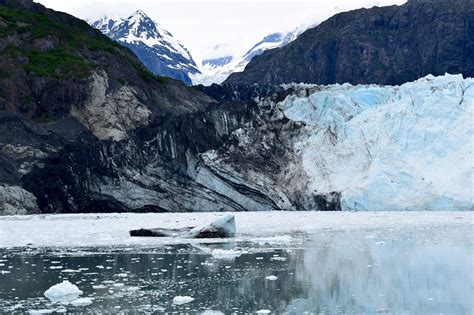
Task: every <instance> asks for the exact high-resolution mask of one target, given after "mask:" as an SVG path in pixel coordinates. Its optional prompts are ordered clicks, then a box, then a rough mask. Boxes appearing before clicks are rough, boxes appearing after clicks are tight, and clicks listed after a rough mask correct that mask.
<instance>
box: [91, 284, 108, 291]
mask: <svg viewBox="0 0 474 315" xmlns="http://www.w3.org/2000/svg"><path fill="white" fill-rule="evenodd" d="M92 289H94V290H103V289H107V286H105V285H103V284H98V285H93V286H92Z"/></svg>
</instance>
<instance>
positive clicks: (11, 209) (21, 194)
mask: <svg viewBox="0 0 474 315" xmlns="http://www.w3.org/2000/svg"><path fill="white" fill-rule="evenodd" d="M35 213H39V208H38V205H37V204H36V197H35V196H34V195H33V194H32V193H30V192H28V191H26V190H24V189H23V188H21V187H19V186H10V185H5V184H0V215H19V214H21V215H24V214H35Z"/></svg>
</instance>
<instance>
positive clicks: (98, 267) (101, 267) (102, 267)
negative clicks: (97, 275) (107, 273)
mask: <svg viewBox="0 0 474 315" xmlns="http://www.w3.org/2000/svg"><path fill="white" fill-rule="evenodd" d="M95 267H96V268H97V269H104V266H102V265H99V266H95Z"/></svg>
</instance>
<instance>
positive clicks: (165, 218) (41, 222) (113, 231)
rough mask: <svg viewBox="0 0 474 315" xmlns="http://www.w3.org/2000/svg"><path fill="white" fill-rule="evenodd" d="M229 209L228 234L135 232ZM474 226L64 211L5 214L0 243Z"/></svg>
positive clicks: (311, 216)
mask: <svg viewBox="0 0 474 315" xmlns="http://www.w3.org/2000/svg"><path fill="white" fill-rule="evenodd" d="M227 214H233V215H234V216H235V221H236V226H237V234H236V237H235V238H231V239H226V240H203V239H185V238H154V237H130V236H129V230H132V229H137V228H141V227H143V228H180V227H186V226H201V225H205V224H208V223H210V222H212V221H214V220H215V219H217V218H220V217H223V216H225V215H227ZM466 224H468V225H470V226H472V227H473V228H474V212H457V211H449V212H417V211H414V212H309V211H305V212H297V211H289V212H282V211H267V212H235V213H154V214H131V213H126V214H61V215H32V216H7V217H0V248H11V247H24V246H30V247H62V248H64V247H68V248H74V247H76V248H79V247H96V246H155V245H156V246H160V245H164V244H180V243H206V242H222V241H224V242H225V241H236V242H239V241H251V242H254V243H261V244H276V245H281V244H284V243H289V242H291V240H292V238H293V237H294V236H295V235H297V234H300V233H309V234H315V233H324V232H325V231H327V230H328V229H330V230H346V231H347V230H364V229H399V228H418V227H420V228H424V227H438V226H439V227H445V228H448V229H456V227H458V226H466Z"/></svg>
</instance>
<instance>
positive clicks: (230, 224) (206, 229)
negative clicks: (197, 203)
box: [130, 215, 236, 238]
mask: <svg viewBox="0 0 474 315" xmlns="http://www.w3.org/2000/svg"><path fill="white" fill-rule="evenodd" d="M235 231H236V228H235V217H234V216H233V215H227V216H224V217H222V218H219V219H217V220H215V221H213V222H212V223H211V224H208V225H204V226H201V227H192V228H191V227H189V228H180V229H162V228H159V229H139V230H132V231H130V236H153V237H180V238H226V237H234V236H235Z"/></svg>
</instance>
